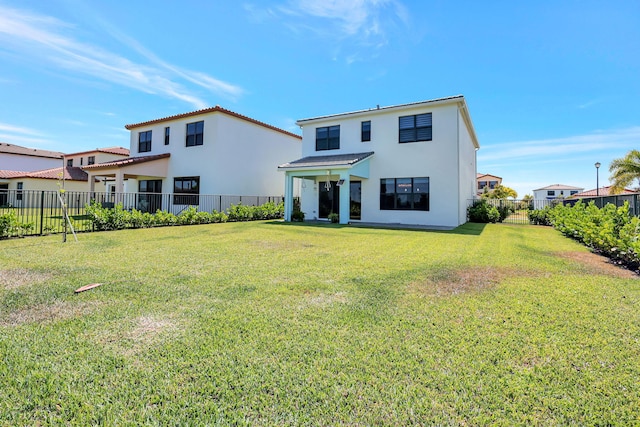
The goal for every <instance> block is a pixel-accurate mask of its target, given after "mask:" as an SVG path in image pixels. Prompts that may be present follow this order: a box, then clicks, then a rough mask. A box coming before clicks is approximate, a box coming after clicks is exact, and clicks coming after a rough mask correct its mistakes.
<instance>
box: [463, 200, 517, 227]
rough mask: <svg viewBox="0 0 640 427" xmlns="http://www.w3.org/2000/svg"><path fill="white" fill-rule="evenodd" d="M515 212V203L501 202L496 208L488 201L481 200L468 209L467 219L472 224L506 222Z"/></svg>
mask: <svg viewBox="0 0 640 427" xmlns="http://www.w3.org/2000/svg"><path fill="white" fill-rule="evenodd" d="M515 211H516V205H515V203H514V202H510V201H501V203H500V204H499V205H498V206H494V205H493V204H492V203H489V202H488V201H487V200H486V199H480V200H476V201H474V202H473V205H471V206H469V207H468V208H467V217H468V218H469V221H471V222H481V223H488V222H491V223H496V222H502V221H504V220H505V219H506V218H507V217H508V216H509V215H511V214H512V213H513V212H515Z"/></svg>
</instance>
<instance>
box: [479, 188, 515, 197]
mask: <svg viewBox="0 0 640 427" xmlns="http://www.w3.org/2000/svg"><path fill="white" fill-rule="evenodd" d="M485 188H486V187H485ZM507 197H512V198H514V199H517V198H518V193H517V192H516V190H514V189H513V188H509V187H507V186H505V185H496V186H495V188H494V189H493V190H490V191H487V192H486V193H482V198H484V199H506V198H507Z"/></svg>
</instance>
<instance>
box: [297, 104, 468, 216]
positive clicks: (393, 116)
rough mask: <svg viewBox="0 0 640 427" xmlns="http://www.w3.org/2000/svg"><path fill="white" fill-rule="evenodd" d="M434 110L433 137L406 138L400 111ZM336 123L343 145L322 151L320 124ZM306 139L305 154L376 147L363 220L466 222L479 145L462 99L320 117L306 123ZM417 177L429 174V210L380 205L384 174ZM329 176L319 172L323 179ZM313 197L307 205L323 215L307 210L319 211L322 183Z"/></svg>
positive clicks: (364, 188)
mask: <svg viewBox="0 0 640 427" xmlns="http://www.w3.org/2000/svg"><path fill="white" fill-rule="evenodd" d="M428 112H431V113H432V123H433V128H432V140H431V141H424V142H412V143H403V144H400V143H399V142H398V141H399V124H398V121H399V117H401V116H407V115H413V114H421V113H428ZM367 120H370V121H371V141H370V142H361V122H363V121H367ZM333 125H340V149H338V150H326V151H324V150H323V151H316V150H315V132H316V128H318V127H324V126H333ZM303 141H304V143H303V149H302V151H303V153H302V155H303V157H306V156H322V155H338V154H347V153H360V152H368V151H373V152H375V154H374V155H373V156H372V157H371V158H370V159H369V160H368V161H369V162H370V163H369V167H370V169H369V170H370V174H369V178H368V179H362V180H361V182H362V193H361V194H362V217H361V221H362V222H376V223H400V224H419V225H431V226H443V227H456V226H458V225H460V224H462V223H464V222H466V206H467V200H468V199H472V198H473V197H474V195H475V194H476V190H475V185H476V167H475V148H474V146H473V143H472V142H471V137H470V134H469V131H468V130H467V128H466V126H465V124H464V122H462V119H461V118H460V117H459V112H458V106H457V104H456V103H449V104H444V105H442V104H440V105H417V106H407V107H406V108H402V109H389V110H371V111H370V112H365V113H362V114H353V115H348V116H344V115H343V116H336V117H327V118H322V119H315V120H314V121H313V122H310V123H303ZM412 177H413V178H416V177H428V178H429V206H430V207H429V211H426V212H425V211H402V210H380V180H381V179H382V178H412ZM324 179H325V176H323V175H319V177H318V179H317V181H320V180H324ZM351 180H352V181H354V180H360V179H359V178H357V177H352V178H351ZM317 181H316V182H317ZM309 187H310V186H307V189H306V190H307V191H306V192H305V191H303V192H302V195H303V198H305V197H304V196H305V195H307V194H308V193H310V190H309ZM310 197H311V198H312V200H311V201H306V200H305V201H303V205H302V206H301V208H302V210H303V211H304V212H305V218H309V219H311V218H314V217H316V216H317V213H315V212H313V210H311V211H307V210H306V209H310V208H313V207H316V212H317V199H318V195H317V185H316V186H315V191H314V193H313V195H311V196H310Z"/></svg>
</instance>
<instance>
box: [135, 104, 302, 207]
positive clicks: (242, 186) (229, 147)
mask: <svg viewBox="0 0 640 427" xmlns="http://www.w3.org/2000/svg"><path fill="white" fill-rule="evenodd" d="M200 120H204V134H203V136H204V137H203V145H200V146H193V147H187V146H186V127H187V123H193V122H197V121H200ZM167 126H169V127H170V133H171V136H170V143H169V145H164V129H165V127H167ZM147 130H151V131H152V144H151V151H150V152H143V153H139V152H138V134H139V133H140V132H143V131H147ZM130 143H131V156H132V157H133V156H147V155H154V154H161V153H167V152H168V153H171V157H170V158H169V167H168V173H167V178H166V179H165V180H164V182H163V184H162V189H163V192H173V179H174V177H189V176H199V177H200V194H223V195H224V194H226V195H245V196H249V195H256V196H258V195H264V196H277V195H283V193H284V174H282V173H280V172H279V171H278V169H277V167H278V165H279V164H282V163H285V162H287V161H290V160H292V159H296V158H299V157H300V155H301V145H302V144H301V141H300V139H299V138H296V137H294V136H290V135H286V134H284V133H282V132H278V131H275V130H272V129H268V128H266V127H264V126H260V125H257V124H254V123H251V122H248V121H246V120H242V119H240V118H236V117H232V116H229V115H227V114H224V113H220V112H213V113H208V114H203V115H200V116H191V117H187V118H182V119H177V120H171V121H165V122H162V123H157V124H154V125H151V126H147V127H138V128H135V129H132V131H131V139H130Z"/></svg>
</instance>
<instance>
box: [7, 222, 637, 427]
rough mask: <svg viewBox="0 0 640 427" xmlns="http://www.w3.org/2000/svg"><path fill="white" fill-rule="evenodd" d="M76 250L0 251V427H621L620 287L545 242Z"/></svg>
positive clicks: (260, 242) (151, 238) (323, 230)
mask: <svg viewBox="0 0 640 427" xmlns="http://www.w3.org/2000/svg"><path fill="white" fill-rule="evenodd" d="M79 239H80V241H79V242H78V243H75V242H73V241H70V242H68V243H66V244H62V243H60V240H61V239H60V236H48V237H37V238H25V239H14V240H5V241H0V425H12V426H13V425H50V424H56V425H57V424H62V425H78V426H87V425H95V424H103V425H162V426H164V425H231V424H233V425H237V424H240V425H245V424H246V425H265V426H273V425H332V426H333V425H412V424H413V425H433V424H439V425H486V424H493V425H496V424H497V425H509V426H511V425H532V424H533V425H536V424H541V425H567V424H578V425H593V424H600V425H607V424H624V425H630V424H639V423H640V409H639V408H640V381H639V378H640V281H639V280H638V278H637V277H635V276H633V275H632V274H630V273H629V272H626V271H624V270H619V269H617V268H615V267H613V266H611V265H608V264H606V263H605V262H604V261H602V260H601V259H599V258H597V257H595V256H593V255H591V254H589V253H588V251H587V250H586V249H585V248H583V247H581V246H580V245H578V244H577V243H575V242H573V241H571V240H568V239H566V238H564V237H562V236H561V235H560V234H559V233H558V232H556V231H555V230H553V229H551V228H544V227H534V226H510V225H504V224H503V225H486V226H484V225H479V224H469V225H465V226H463V227H460V228H458V229H456V230H454V231H452V232H424V231H408V230H377V229H368V228H355V227H340V226H329V225H326V226H309V225H306V224H302V225H299V224H284V223H279V222H256V223H227V224H214V225H203V226H188V227H166V228H158V229H141V230H126V231H117V232H102V233H89V234H82V235H80V236H79ZM94 282H98V283H103V286H101V287H98V288H95V289H93V290H91V291H87V292H84V293H80V294H77V295H76V294H74V293H73V291H74V289H76V288H79V287H80V286H83V285H86V284H89V283H94Z"/></svg>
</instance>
